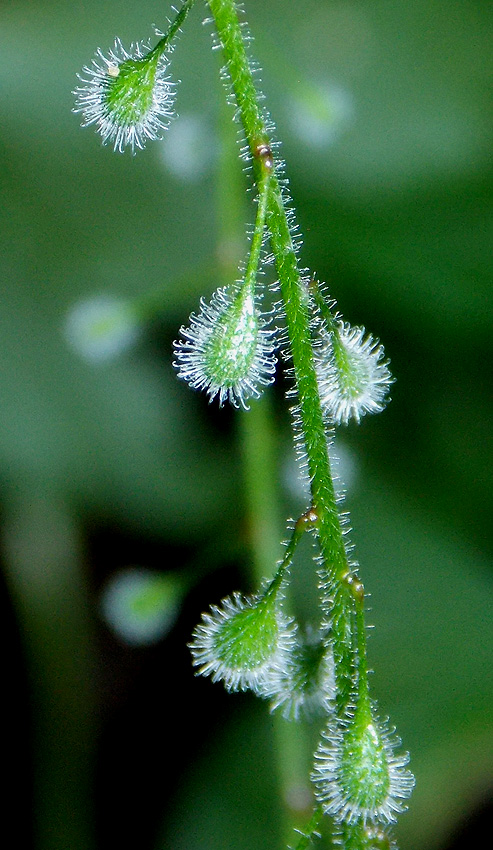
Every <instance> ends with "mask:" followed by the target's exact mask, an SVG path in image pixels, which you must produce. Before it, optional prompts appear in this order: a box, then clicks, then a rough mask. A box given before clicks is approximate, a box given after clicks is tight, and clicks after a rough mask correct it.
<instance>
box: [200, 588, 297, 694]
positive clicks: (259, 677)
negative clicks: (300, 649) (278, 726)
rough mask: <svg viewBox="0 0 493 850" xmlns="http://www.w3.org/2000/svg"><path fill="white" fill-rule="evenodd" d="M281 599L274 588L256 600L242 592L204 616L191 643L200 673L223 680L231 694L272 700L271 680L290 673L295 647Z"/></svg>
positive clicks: (227, 599)
mask: <svg viewBox="0 0 493 850" xmlns="http://www.w3.org/2000/svg"><path fill="white" fill-rule="evenodd" d="M271 588H272V585H271ZM279 595H280V593H279V590H278V591H277V592H270V591H269V589H268V590H267V591H266V592H265V593H264V594H263V595H262V596H254V597H250V598H243V597H242V596H240V594H238V593H236V594H234V596H233V597H228V598H226V599H223V601H222V603H221V605H220V606H219V607H217V606H215V605H213V606H212V608H211V613H210V614H203V615H202V622H201V623H200V624H199V625H198V626H197V627H196V628H195V631H194V633H193V636H192V637H193V640H192V642H191V644H190V650H191V652H192V656H193V663H194V665H196V666H197V667H198V668H199V670H198V673H199V674H201V675H203V676H209V675H211V676H212V681H213V682H217V681H223V682H224V685H225V687H226V688H227V689H228V690H229V691H238V690H242V691H244V690H248V689H250V690H252V691H255V693H257V694H259V695H260V696H270V694H271V681H272V679H273V678H274V679H275V677H276V676H277V675H278V674H279V672H280V671H281V670H282V669H284V667H285V665H286V657H287V655H288V654H289V652H290V650H291V647H292V645H293V642H294V627H293V625H292V623H291V622H290V621H289V620H288V619H287V618H286V617H285V616H284V614H283V612H282V609H281V606H280V600H279Z"/></svg>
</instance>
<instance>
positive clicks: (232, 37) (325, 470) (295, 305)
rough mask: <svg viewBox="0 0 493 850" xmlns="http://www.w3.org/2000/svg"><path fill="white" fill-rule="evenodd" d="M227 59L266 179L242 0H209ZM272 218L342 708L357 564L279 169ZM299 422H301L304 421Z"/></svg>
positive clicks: (266, 156)
mask: <svg viewBox="0 0 493 850" xmlns="http://www.w3.org/2000/svg"><path fill="white" fill-rule="evenodd" d="M209 7H210V9H211V12H212V15H213V17H214V20H215V24H216V28H217V32H218V35H219V39H220V42H221V46H222V49H223V54H224V57H225V60H226V68H227V71H228V73H229V76H230V79H231V84H232V88H233V92H234V95H235V98H236V101H237V105H238V110H239V115H240V118H241V122H242V125H243V129H244V131H245V134H246V138H247V141H248V145H249V149H250V152H251V155H252V158H253V168H254V174H255V177H256V179H257V182H259V180H260V178H261V174H262V170H263V169H264V167H265V162H266V161H267V162H269V164H270V165H271V163H272V148H271V145H270V140H269V135H268V132H267V127H266V121H265V117H264V114H263V112H262V110H261V108H260V106H259V101H258V95H257V92H256V89H255V85H254V82H253V76H252V72H251V69H250V64H249V61H248V57H247V53H246V49H245V41H244V34H243V31H242V27H241V25H240V21H239V19H238V15H237V11H236V6H235V3H234V0H209ZM267 224H268V227H269V230H270V237H271V245H272V250H273V253H274V257H275V262H276V268H277V273H278V276H279V281H280V287H281V293H282V298H283V302H284V309H285V313H286V324H287V330H288V335H289V342H290V350H291V356H292V360H293V366H294V374H295V380H296V387H297V392H298V400H299V405H298V408H297V409H296V411H295V418H296V421H297V423H298V421H299V427H300V430H301V436H302V439H303V447H304V452H305V453H306V458H307V463H308V472H309V475H310V480H311V493H312V508H313V510H314V511H315V512H316V513H317V515H318V539H319V545H320V550H321V555H322V568H321V574H322V584H323V588H324V596H325V603H326V607H329V606H330V607H331V618H332V642H333V648H334V660H335V670H336V682H337V691H338V710H339V712H340V713H341V714H343V713H344V709H345V708H346V706H347V703H348V701H349V699H350V695H351V692H352V683H353V669H354V668H353V660H354V655H353V646H352V616H353V606H354V596H353V594H352V591H351V588H350V587H349V585H348V584H347V582H345V581H344V578H345V577H346V576H347V575H348V573H349V572H350V571H349V566H348V561H347V556H346V550H345V546H344V538H343V533H342V528H341V523H340V518H339V512H338V509H337V502H336V496H335V492H334V486H333V482H332V476H331V471H330V463H329V457H328V450H327V432H326V426H325V422H324V417H323V413H322V407H321V403H320V396H319V390H318V382H317V376H316V372H315V366H314V362H313V352H312V345H311V328H310V325H311V306H310V294H309V291H308V288H307V285H306V282H305V281H304V280H303V277H302V275H301V272H300V269H299V266H298V260H297V255H296V247H295V244H294V241H293V236H292V233H293V232H294V225H293V219H292V212H290V214H289V220H288V215H287V211H286V205H285V200H284V197H283V194H282V190H281V186H280V183H279V180H278V178H277V175H276V172H275V165H274V167H273V173H272V174H271V176H270V192H269V201H268V218H267ZM297 427H298V424H297Z"/></svg>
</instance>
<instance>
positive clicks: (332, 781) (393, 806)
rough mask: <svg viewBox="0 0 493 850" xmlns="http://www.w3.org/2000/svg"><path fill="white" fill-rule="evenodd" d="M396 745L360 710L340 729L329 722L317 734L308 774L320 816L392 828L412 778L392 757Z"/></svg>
mask: <svg viewBox="0 0 493 850" xmlns="http://www.w3.org/2000/svg"><path fill="white" fill-rule="evenodd" d="M399 744H400V741H399V740H398V739H393V738H392V736H391V735H390V733H389V731H388V730H387V729H386V728H385V727H383V726H381V725H380V724H379V723H378V722H377V721H376V720H374V718H373V717H372V715H371V713H370V711H369V710H368V709H367V708H366V707H363V708H362V709H356V711H355V713H354V714H353V716H352V717H349V718H348V719H347V720H346V721H345V723H344V724H340V725H337V726H334V723H333V721H331V722H330V723H329V726H328V728H327V729H326V731H325V732H323V734H322V740H321V742H320V744H319V746H318V749H317V752H316V753H315V767H314V770H313V774H312V779H313V782H314V783H315V789H316V790H315V794H316V797H317V799H318V800H319V802H320V803H321V804H322V807H323V809H324V812H326V813H327V814H329V815H331V816H332V817H334V819H335V820H336V821H344V822H345V823H349V824H351V823H357V822H359V821H361V822H363V823H367V822H373V821H376V822H380V823H392V822H393V821H395V819H396V814H398V813H399V812H403V811H404V810H405V808H406V806H405V805H404V803H403V800H404V799H405V798H407V797H409V795H410V794H411V791H412V789H413V787H414V777H413V775H412V773H411V772H410V771H409V770H406V768H405V765H406V764H407V763H408V760H409V757H408V755H407V754H403V755H401V756H396V755H395V754H394V749H395V747H396V746H398V745H399Z"/></svg>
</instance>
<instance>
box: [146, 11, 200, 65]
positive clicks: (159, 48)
mask: <svg viewBox="0 0 493 850" xmlns="http://www.w3.org/2000/svg"><path fill="white" fill-rule="evenodd" d="M194 3H195V0H185V2H184V4H183V6H182V7H181V8H180V9H179V10H178V12H177V13H176V17H175V18H174V20H173V21H172V22H171V23H170V25H169V27H168V29H167V30H166V32H165V33H164V35H163V36H162V38H160V39H159V41H158V43H157V44H156V45H155V46H154V47H153V48H152V50H150V51H149V53H148V54H147V55H146V57H145V59H146V61H147V60H148V59H149V57H150V56H153V55H154V54H155V53H156V54H157V55H158V57H159V56H161V55H162V54H163V53H164V51H165V50H166V49H167V48H168V47H169V45H170V43H171V42H172V41H173V38H174V37H175V35H176V33H177V32H178V30H179V29H180V27H181V25H182V24H183V23H184V22H185V20H186V18H187V15H188V13H189V11H190V9H191V8H192V6H193V5H194Z"/></svg>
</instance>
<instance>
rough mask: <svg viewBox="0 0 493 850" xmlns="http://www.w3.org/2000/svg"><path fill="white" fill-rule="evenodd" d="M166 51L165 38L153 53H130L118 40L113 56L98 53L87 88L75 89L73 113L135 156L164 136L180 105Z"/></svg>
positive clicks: (142, 48) (85, 75) (136, 48)
mask: <svg viewBox="0 0 493 850" xmlns="http://www.w3.org/2000/svg"><path fill="white" fill-rule="evenodd" d="M160 45H162V46H160ZM164 47H165V45H164V43H163V41H162V40H161V42H158V44H157V45H156V47H155V48H154V49H153V50H149V48H148V47H147V46H146V45H142V44H136V45H133V46H132V48H131V50H130V52H127V51H126V50H125V49H124V47H123V45H122V43H121V41H120V40H119V39H117V40H116V41H115V45H114V48H113V50H110V52H109V55H108V56H104V54H103V53H102V52H101V50H98V51H97V53H96V58H95V59H93V62H92V65H91V66H90V67H88V66H86V67H85V68H84V69H83V72H82V74H79V75H78V76H79V79H80V81H81V83H82V85H81V86H78V87H77V88H76V89H75V91H74V95H75V96H76V103H75V107H74V110H73V111H74V112H80V113H82V117H83V121H82V126H83V127H87V126H89V125H90V124H96V129H97V131H98V133H100V135H101V137H102V140H103V144H106V143H107V142H110V143H111V144H113V147H114V149H115V150H119V151H123V149H124V148H125V147H130V148H131V150H132V152H133V153H135V149H136V148H140V149H142V148H144V147H145V144H146V142H147V140H148V139H151V140H154V139H160V138H162V133H163V130H165V129H166V128H167V126H168V125H169V122H170V119H171V118H172V117H173V112H172V109H171V107H172V105H173V102H174V87H173V84H172V83H171V82H170V80H169V77H167V76H166V70H167V67H168V62H167V59H166V57H165V55H164Z"/></svg>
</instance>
